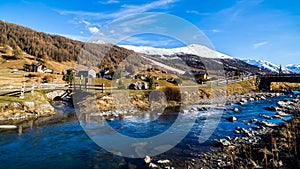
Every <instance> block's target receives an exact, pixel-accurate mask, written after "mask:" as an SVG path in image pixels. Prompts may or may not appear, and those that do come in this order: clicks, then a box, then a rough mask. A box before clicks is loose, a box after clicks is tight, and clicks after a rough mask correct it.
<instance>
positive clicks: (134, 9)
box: [55, 0, 177, 19]
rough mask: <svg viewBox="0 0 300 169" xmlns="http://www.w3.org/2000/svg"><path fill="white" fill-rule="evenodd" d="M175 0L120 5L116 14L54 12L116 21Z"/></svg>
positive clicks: (161, 6) (164, 5)
mask: <svg viewBox="0 0 300 169" xmlns="http://www.w3.org/2000/svg"><path fill="white" fill-rule="evenodd" d="M176 1H177V0H158V1H154V2H151V3H148V4H143V5H126V4H125V5H122V8H121V9H120V10H119V11H117V12H109V13H101V12H87V11H67V10H55V11H56V12H58V13H59V14H61V15H75V16H80V17H95V18H98V19H117V18H120V17H124V16H128V15H132V14H137V13H142V12H146V11H149V10H153V9H157V8H166V7H168V5H170V4H172V3H175V2H176Z"/></svg>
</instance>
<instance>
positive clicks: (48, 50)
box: [0, 21, 143, 69]
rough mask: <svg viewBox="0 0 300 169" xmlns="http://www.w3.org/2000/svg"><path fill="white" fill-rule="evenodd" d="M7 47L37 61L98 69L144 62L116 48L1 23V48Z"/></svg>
mask: <svg viewBox="0 0 300 169" xmlns="http://www.w3.org/2000/svg"><path fill="white" fill-rule="evenodd" d="M6 45H8V46H11V47H12V48H13V49H14V50H15V51H21V52H22V51H23V52H26V53H27V54H30V55H32V56H34V57H36V58H37V59H41V60H54V61H57V62H63V61H78V62H79V63H80V64H83V65H86V66H95V67H99V68H100V69H102V68H111V69H115V68H116V67H117V66H118V65H119V63H120V62H122V61H123V60H124V59H125V58H131V59H127V61H126V62H127V65H129V64H133V65H136V66H141V64H143V60H141V58H139V57H138V56H137V54H136V53H135V52H133V51H131V50H127V49H125V48H121V47H118V46H116V45H111V44H96V43H85V42H80V41H76V40H71V39H68V38H65V37H63V36H59V35H51V34H46V33H43V32H37V31H35V30H32V29H29V28H26V27H23V26H20V25H16V24H12V23H7V22H4V21H0V46H6ZM128 56H131V57H128ZM130 60H131V61H130ZM128 62H131V63H128ZM134 62H135V63H134Z"/></svg>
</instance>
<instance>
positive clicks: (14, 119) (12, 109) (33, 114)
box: [0, 92, 56, 125]
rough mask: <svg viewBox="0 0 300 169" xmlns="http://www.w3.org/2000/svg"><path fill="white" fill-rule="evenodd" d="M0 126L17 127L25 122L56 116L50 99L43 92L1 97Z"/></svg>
mask: <svg viewBox="0 0 300 169" xmlns="http://www.w3.org/2000/svg"><path fill="white" fill-rule="evenodd" d="M0 101H1V103H0V124H1V125H17V124H21V123H23V122H25V121H29V120H32V119H37V118H40V117H49V116H53V115H55V114H56V112H55V109H54V107H53V106H52V105H51V104H50V102H49V99H48V98H47V97H46V96H45V94H44V93H42V92H34V93H25V94H24V99H21V98H19V97H18V96H0Z"/></svg>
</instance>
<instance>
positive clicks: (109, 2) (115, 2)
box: [99, 0, 120, 4]
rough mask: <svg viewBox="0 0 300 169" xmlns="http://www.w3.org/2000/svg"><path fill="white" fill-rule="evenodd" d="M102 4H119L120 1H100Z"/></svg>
mask: <svg viewBox="0 0 300 169" xmlns="http://www.w3.org/2000/svg"><path fill="white" fill-rule="evenodd" d="M99 3H100V4H118V3H120V1H118V0H108V1H99Z"/></svg>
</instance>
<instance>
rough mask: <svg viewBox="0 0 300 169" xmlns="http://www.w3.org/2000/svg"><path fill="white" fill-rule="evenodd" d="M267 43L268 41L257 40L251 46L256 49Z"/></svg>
mask: <svg viewBox="0 0 300 169" xmlns="http://www.w3.org/2000/svg"><path fill="white" fill-rule="evenodd" d="M268 44H269V42H268V41H262V42H258V43H255V44H253V48H254V49H257V48H260V47H262V46H265V45H268Z"/></svg>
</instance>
